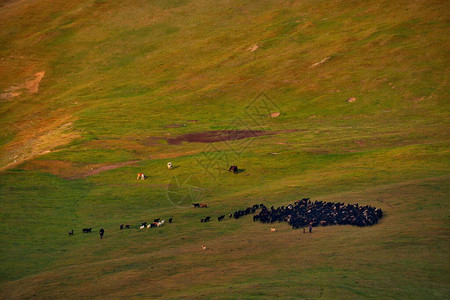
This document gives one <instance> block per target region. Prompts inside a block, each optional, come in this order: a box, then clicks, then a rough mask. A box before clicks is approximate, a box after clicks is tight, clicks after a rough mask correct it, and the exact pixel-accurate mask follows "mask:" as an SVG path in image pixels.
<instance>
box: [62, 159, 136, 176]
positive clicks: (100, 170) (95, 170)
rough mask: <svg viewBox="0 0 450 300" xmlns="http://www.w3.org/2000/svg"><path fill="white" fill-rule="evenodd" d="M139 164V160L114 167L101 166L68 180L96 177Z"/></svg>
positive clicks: (114, 165) (117, 164)
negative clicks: (106, 172) (105, 172)
mask: <svg viewBox="0 0 450 300" xmlns="http://www.w3.org/2000/svg"><path fill="white" fill-rule="evenodd" d="M137 162H139V160H132V161H125V162H121V163H116V164H112V165H106V166H101V167H97V168H92V169H90V170H89V171H87V172H84V173H82V174H78V175H75V176H72V177H67V179H79V178H85V177H88V176H92V175H96V174H98V173H101V172H104V171H109V170H114V169H117V168H120V167H123V166H128V165H131V164H134V163H137Z"/></svg>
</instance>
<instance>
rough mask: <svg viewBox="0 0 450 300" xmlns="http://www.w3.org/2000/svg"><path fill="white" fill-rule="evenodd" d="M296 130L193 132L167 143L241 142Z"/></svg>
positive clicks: (169, 140)
mask: <svg viewBox="0 0 450 300" xmlns="http://www.w3.org/2000/svg"><path fill="white" fill-rule="evenodd" d="M294 131H296V130H295V129H294V130H283V131H266V130H213V131H204V132H193V133H187V134H183V135H180V136H178V137H175V138H172V139H168V140H167V142H168V143H169V144H171V145H178V144H181V143H182V142H189V143H215V142H224V141H232V140H241V139H246V138H252V137H258V136H266V135H275V134H279V133H287V132H294Z"/></svg>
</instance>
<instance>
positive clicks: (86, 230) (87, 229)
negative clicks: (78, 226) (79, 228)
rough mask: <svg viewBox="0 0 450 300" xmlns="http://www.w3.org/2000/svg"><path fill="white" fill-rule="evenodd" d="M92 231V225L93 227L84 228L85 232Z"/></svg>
mask: <svg viewBox="0 0 450 300" xmlns="http://www.w3.org/2000/svg"><path fill="white" fill-rule="evenodd" d="M89 232H92V227H91V228H83V233H89Z"/></svg>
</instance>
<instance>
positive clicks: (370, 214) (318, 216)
mask: <svg viewBox="0 0 450 300" xmlns="http://www.w3.org/2000/svg"><path fill="white" fill-rule="evenodd" d="M193 206H194V208H195V207H204V208H207V207H208V206H207V205H206V204H200V203H193ZM259 209H260V211H259V213H256V211H257V210H259ZM249 214H253V221H254V222H256V221H259V222H261V223H275V222H280V223H281V222H287V223H288V224H289V225H291V226H292V228H294V229H298V228H304V227H305V226H309V228H310V232H311V227H316V226H319V225H320V226H328V225H354V226H359V227H364V226H371V225H375V224H377V223H378V221H379V220H380V219H381V218H382V217H383V211H382V210H381V209H380V208H375V207H373V206H369V205H359V204H344V203H341V202H337V203H334V202H326V201H314V202H312V201H311V200H310V199H309V198H303V199H301V200H298V201H296V202H294V204H289V205H287V206H281V207H277V208H275V207H274V206H272V207H271V208H270V209H269V208H267V207H266V206H265V205H264V204H255V205H253V206H251V207H247V208H245V209H240V210H236V211H234V212H232V213H230V214H228V218H229V219H231V218H234V219H239V218H241V217H243V216H246V215H249ZM224 219H225V215H221V216H219V217H218V218H217V221H218V222H221V221H223V220H224ZM164 221H165V220H162V221H160V219H155V220H154V222H151V223H149V224H147V222H144V223H142V224H141V225H140V226H138V227H139V228H141V229H143V228H145V227H147V228H151V227H160V226H161V225H162V224H164ZM210 221H211V216H207V217H205V218H202V219H201V220H200V222H202V223H207V222H210ZM169 223H172V218H170V219H169ZM122 229H130V225H124V224H122V225H120V230H122ZM91 230H92V228H84V229H83V232H84V233H89V232H91ZM272 231H275V230H272ZM69 235H73V230H72V231H71V232H69ZM101 235H102V234H101Z"/></svg>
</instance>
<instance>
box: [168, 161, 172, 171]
mask: <svg viewBox="0 0 450 300" xmlns="http://www.w3.org/2000/svg"><path fill="white" fill-rule="evenodd" d="M172 168H173V165H172V163H171V162H168V163H167V169H169V170H172Z"/></svg>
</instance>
